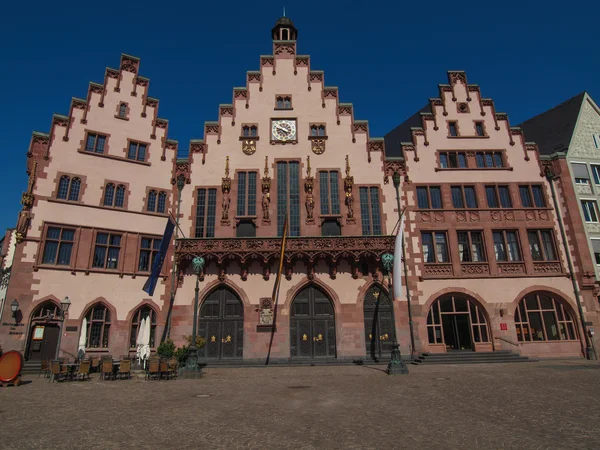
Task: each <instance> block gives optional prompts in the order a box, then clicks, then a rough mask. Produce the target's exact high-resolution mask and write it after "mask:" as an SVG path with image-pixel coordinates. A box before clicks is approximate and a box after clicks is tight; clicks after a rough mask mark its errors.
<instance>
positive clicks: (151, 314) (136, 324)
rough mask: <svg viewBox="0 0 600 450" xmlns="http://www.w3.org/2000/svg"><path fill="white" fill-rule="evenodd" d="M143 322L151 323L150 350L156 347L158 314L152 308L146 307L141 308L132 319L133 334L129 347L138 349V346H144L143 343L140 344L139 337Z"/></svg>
mask: <svg viewBox="0 0 600 450" xmlns="http://www.w3.org/2000/svg"><path fill="white" fill-rule="evenodd" d="M143 321H148V322H149V323H150V343H149V345H150V348H154V347H155V342H156V341H155V337H156V312H155V311H154V309H152V308H151V307H150V306H148V305H145V306H142V307H141V308H139V309H138V310H137V311H136V312H135V314H134V315H133V318H132V319H131V334H130V338H129V347H130V348H136V347H137V346H138V345H143V342H138V339H137V338H138V335H139V334H140V326H141V325H142V323H144V324H145V323H146V322H143Z"/></svg>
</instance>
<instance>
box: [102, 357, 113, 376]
mask: <svg viewBox="0 0 600 450" xmlns="http://www.w3.org/2000/svg"><path fill="white" fill-rule="evenodd" d="M101 370H102V372H101V374H100V376H101V377H102V379H103V380H106V379H107V378H108V379H111V378H113V363H112V360H109V359H105V360H104V361H102V368H101Z"/></svg>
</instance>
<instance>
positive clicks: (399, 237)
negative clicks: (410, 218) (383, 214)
mask: <svg viewBox="0 0 600 450" xmlns="http://www.w3.org/2000/svg"><path fill="white" fill-rule="evenodd" d="M404 217H405V214H402V219H401V220H400V227H399V228H398V233H397V234H396V244H395V245H394V272H393V274H392V283H393V288H394V299H395V300H399V299H400V298H402V243H403V240H404Z"/></svg>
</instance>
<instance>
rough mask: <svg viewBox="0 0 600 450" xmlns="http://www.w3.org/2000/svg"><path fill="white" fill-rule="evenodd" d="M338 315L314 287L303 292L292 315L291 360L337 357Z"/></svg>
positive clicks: (322, 293) (294, 305) (294, 306)
mask: <svg viewBox="0 0 600 450" xmlns="http://www.w3.org/2000/svg"><path fill="white" fill-rule="evenodd" d="M335 355H336V347H335V316H334V313H333V304H332V303H331V300H329V298H328V297H327V295H325V293H324V292H322V291H321V290H320V289H318V288H317V287H315V286H308V287H306V288H304V289H302V290H301V291H300V292H299V293H298V294H297V295H296V297H295V298H294V301H293V302H292V306H291V314H290V356H291V357H292V358H335Z"/></svg>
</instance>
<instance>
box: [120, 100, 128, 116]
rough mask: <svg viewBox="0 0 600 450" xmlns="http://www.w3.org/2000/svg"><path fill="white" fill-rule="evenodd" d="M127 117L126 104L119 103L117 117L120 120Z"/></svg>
mask: <svg viewBox="0 0 600 450" xmlns="http://www.w3.org/2000/svg"><path fill="white" fill-rule="evenodd" d="M126 116H127V104H126V103H121V104H120V105H119V117H120V118H121V119H124V118H125V117H126Z"/></svg>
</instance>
